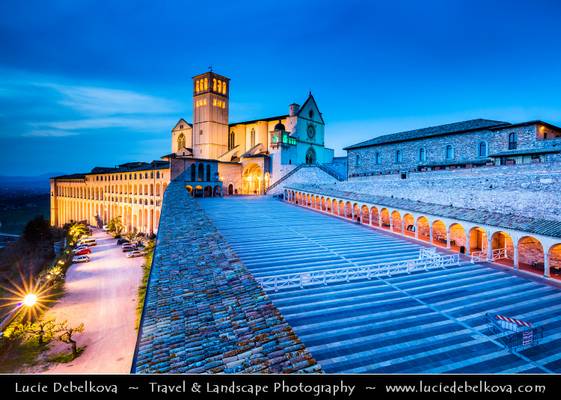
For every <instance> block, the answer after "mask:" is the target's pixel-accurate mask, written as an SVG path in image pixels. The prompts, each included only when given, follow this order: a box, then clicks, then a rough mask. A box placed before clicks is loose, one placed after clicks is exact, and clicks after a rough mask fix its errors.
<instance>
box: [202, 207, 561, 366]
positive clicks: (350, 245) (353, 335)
mask: <svg viewBox="0 0 561 400" xmlns="http://www.w3.org/2000/svg"><path fill="white" fill-rule="evenodd" d="M200 204H201V206H202V207H203V208H204V210H205V212H206V213H207V214H208V216H209V217H210V218H211V219H212V220H213V221H214V223H215V224H216V226H217V228H218V229H219V230H220V232H221V233H222V234H223V236H224V237H225V238H226V240H227V241H228V242H229V243H230V244H231V246H232V248H233V249H234V250H235V251H236V253H237V254H238V256H239V257H240V258H241V260H242V261H243V262H244V264H245V265H246V266H247V268H249V270H250V271H251V272H252V274H253V275H254V276H255V277H264V276H273V275H279V274H285V273H288V272H304V271H313V270H319V269H327V268H340V267H345V266H356V265H370V264H378V263H382V262H389V261H397V260H405V259H415V258H417V257H418V254H419V249H420V247H421V244H417V243H416V242H414V241H409V240H407V239H405V238H401V237H397V236H394V235H392V234H391V233H387V232H381V231H377V230H374V229H372V228H368V227H364V226H360V225H356V224H353V223H350V222H347V221H344V220H341V219H338V218H335V217H330V216H327V215H322V214H320V213H319V212H315V211H311V210H307V209H304V208H300V207H297V206H293V205H289V204H286V203H282V202H280V201H278V200H273V199H270V198H263V197H262V198H256V197H236V198H227V199H218V198H213V199H203V200H200ZM268 295H269V297H270V298H271V299H272V300H273V303H274V304H275V305H276V306H277V307H278V308H279V309H280V311H281V312H282V314H283V315H284V316H285V318H286V319H287V321H288V322H289V324H290V325H291V326H292V327H293V328H294V330H295V331H296V333H297V334H298V336H299V337H300V339H301V340H302V341H303V342H304V344H305V345H306V346H307V348H308V349H309V350H310V351H311V353H312V355H313V356H314V358H315V359H316V360H317V361H318V362H319V363H320V364H321V366H322V367H323V369H324V370H325V371H326V372H332V373H335V372H341V373H343V372H344V373H361V372H372V373H392V372H393V373H398V372H401V373H415V372H418V373H421V372H423V373H446V372H457V373H460V372H481V373H517V372H527V373H547V372H561V349H560V345H561V313H560V311H561V289H559V288H558V287H555V286H552V285H549V284H546V283H544V282H541V281H539V280H536V279H530V278H526V277H524V276H517V275H514V274H512V273H510V272H508V271H506V270H501V269H500V268H491V267H489V266H486V265H483V264H475V265H474V264H470V263H462V264H461V265H460V266H455V267H448V268H446V269H439V270H432V271H428V272H416V273H412V274H409V275H406V274H404V275H394V276H393V277H383V278H375V279H372V280H364V281H355V282H345V283H338V284H330V285H327V286H322V287H311V288H304V289H300V288H297V289H294V288H293V289H284V290H280V291H278V292H269V293H268ZM487 312H491V313H501V314H504V315H508V316H511V317H515V318H521V319H524V320H527V321H530V322H532V323H533V324H534V325H535V326H541V327H543V329H544V338H543V340H541V341H540V344H539V345H538V346H536V347H533V348H530V349H526V350H523V351H521V352H513V353H510V352H508V351H506V350H505V349H504V348H503V347H502V345H501V344H500V343H499V342H497V340H496V337H495V336H493V335H492V334H491V333H490V332H489V329H488V327H487V323H486V320H485V313H487Z"/></svg>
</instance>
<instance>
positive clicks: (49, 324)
mask: <svg viewBox="0 0 561 400" xmlns="http://www.w3.org/2000/svg"><path fill="white" fill-rule="evenodd" d="M57 329H58V327H57V324H56V323H55V320H54V318H51V319H45V320H40V321H36V322H28V323H26V324H25V325H24V327H23V334H24V336H25V337H26V339H27V340H36V341H37V344H38V345H39V346H43V345H45V344H47V343H49V342H50V341H51V340H52V339H53V337H54V335H55V333H56V332H57Z"/></svg>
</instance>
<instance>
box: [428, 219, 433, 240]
mask: <svg viewBox="0 0 561 400" xmlns="http://www.w3.org/2000/svg"><path fill="white" fill-rule="evenodd" d="M428 223H429V236H430V242H431V244H432V240H433V234H432V223H431V222H430V221H429V222H428Z"/></svg>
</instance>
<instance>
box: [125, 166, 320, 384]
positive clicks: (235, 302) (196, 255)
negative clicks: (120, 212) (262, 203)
mask: <svg viewBox="0 0 561 400" xmlns="http://www.w3.org/2000/svg"><path fill="white" fill-rule="evenodd" d="M182 181H183V180H181V177H180V178H179V179H178V180H176V181H174V182H172V183H171V184H170V185H169V187H168V189H167V191H166V193H165V198H164V207H163V212H162V216H161V221H160V231H159V232H158V238H157V245H156V251H155V254H154V261H153V265H152V272H151V275H150V279H149V284H148V292H147V295H146V301H145V305H144V312H143V316H142V321H141V326H140V331H139V338H138V343H137V351H136V354H135V359H134V365H133V372H136V373H291V372H319V371H320V367H319V365H318V364H317V363H316V361H315V360H314V359H313V358H312V356H311V355H310V353H309V352H308V351H307V349H306V348H305V347H304V345H303V344H302V342H301V341H300V340H299V339H298V337H297V336H296V334H295V333H294V331H293V330H292V328H291V327H290V326H289V325H288V324H287V323H286V322H285V320H284V318H283V316H282V315H281V314H280V312H279V311H278V309H277V308H276V307H275V306H274V305H273V304H272V303H271V301H270V300H269V298H268V297H267V296H266V295H265V293H264V292H263V291H262V289H261V287H260V286H259V285H258V283H257V282H256V281H255V279H254V278H253V276H252V275H251V274H250V273H249V271H248V270H247V268H246V267H245V266H244V265H243V263H242V262H241V261H240V259H239V258H238V257H237V255H236V254H235V253H234V251H233V250H232V249H231V248H230V247H229V245H228V244H227V243H226V242H225V240H224V239H223V238H222V236H221V235H220V234H219V233H218V231H217V230H216V228H215V227H214V226H213V224H212V223H211V221H210V220H209V219H208V218H207V217H206V215H205V214H204V212H203V210H202V209H201V208H200V206H199V205H198V203H197V200H195V199H192V198H190V197H189V196H188V194H187V191H186V190H185V188H184V187H183V184H182V183H181V182H182Z"/></svg>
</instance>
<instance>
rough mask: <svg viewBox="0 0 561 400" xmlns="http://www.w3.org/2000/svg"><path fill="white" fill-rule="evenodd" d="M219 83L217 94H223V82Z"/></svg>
mask: <svg viewBox="0 0 561 400" xmlns="http://www.w3.org/2000/svg"><path fill="white" fill-rule="evenodd" d="M217 83H218V89H217V92H218V93H222V81H218V82H217Z"/></svg>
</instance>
